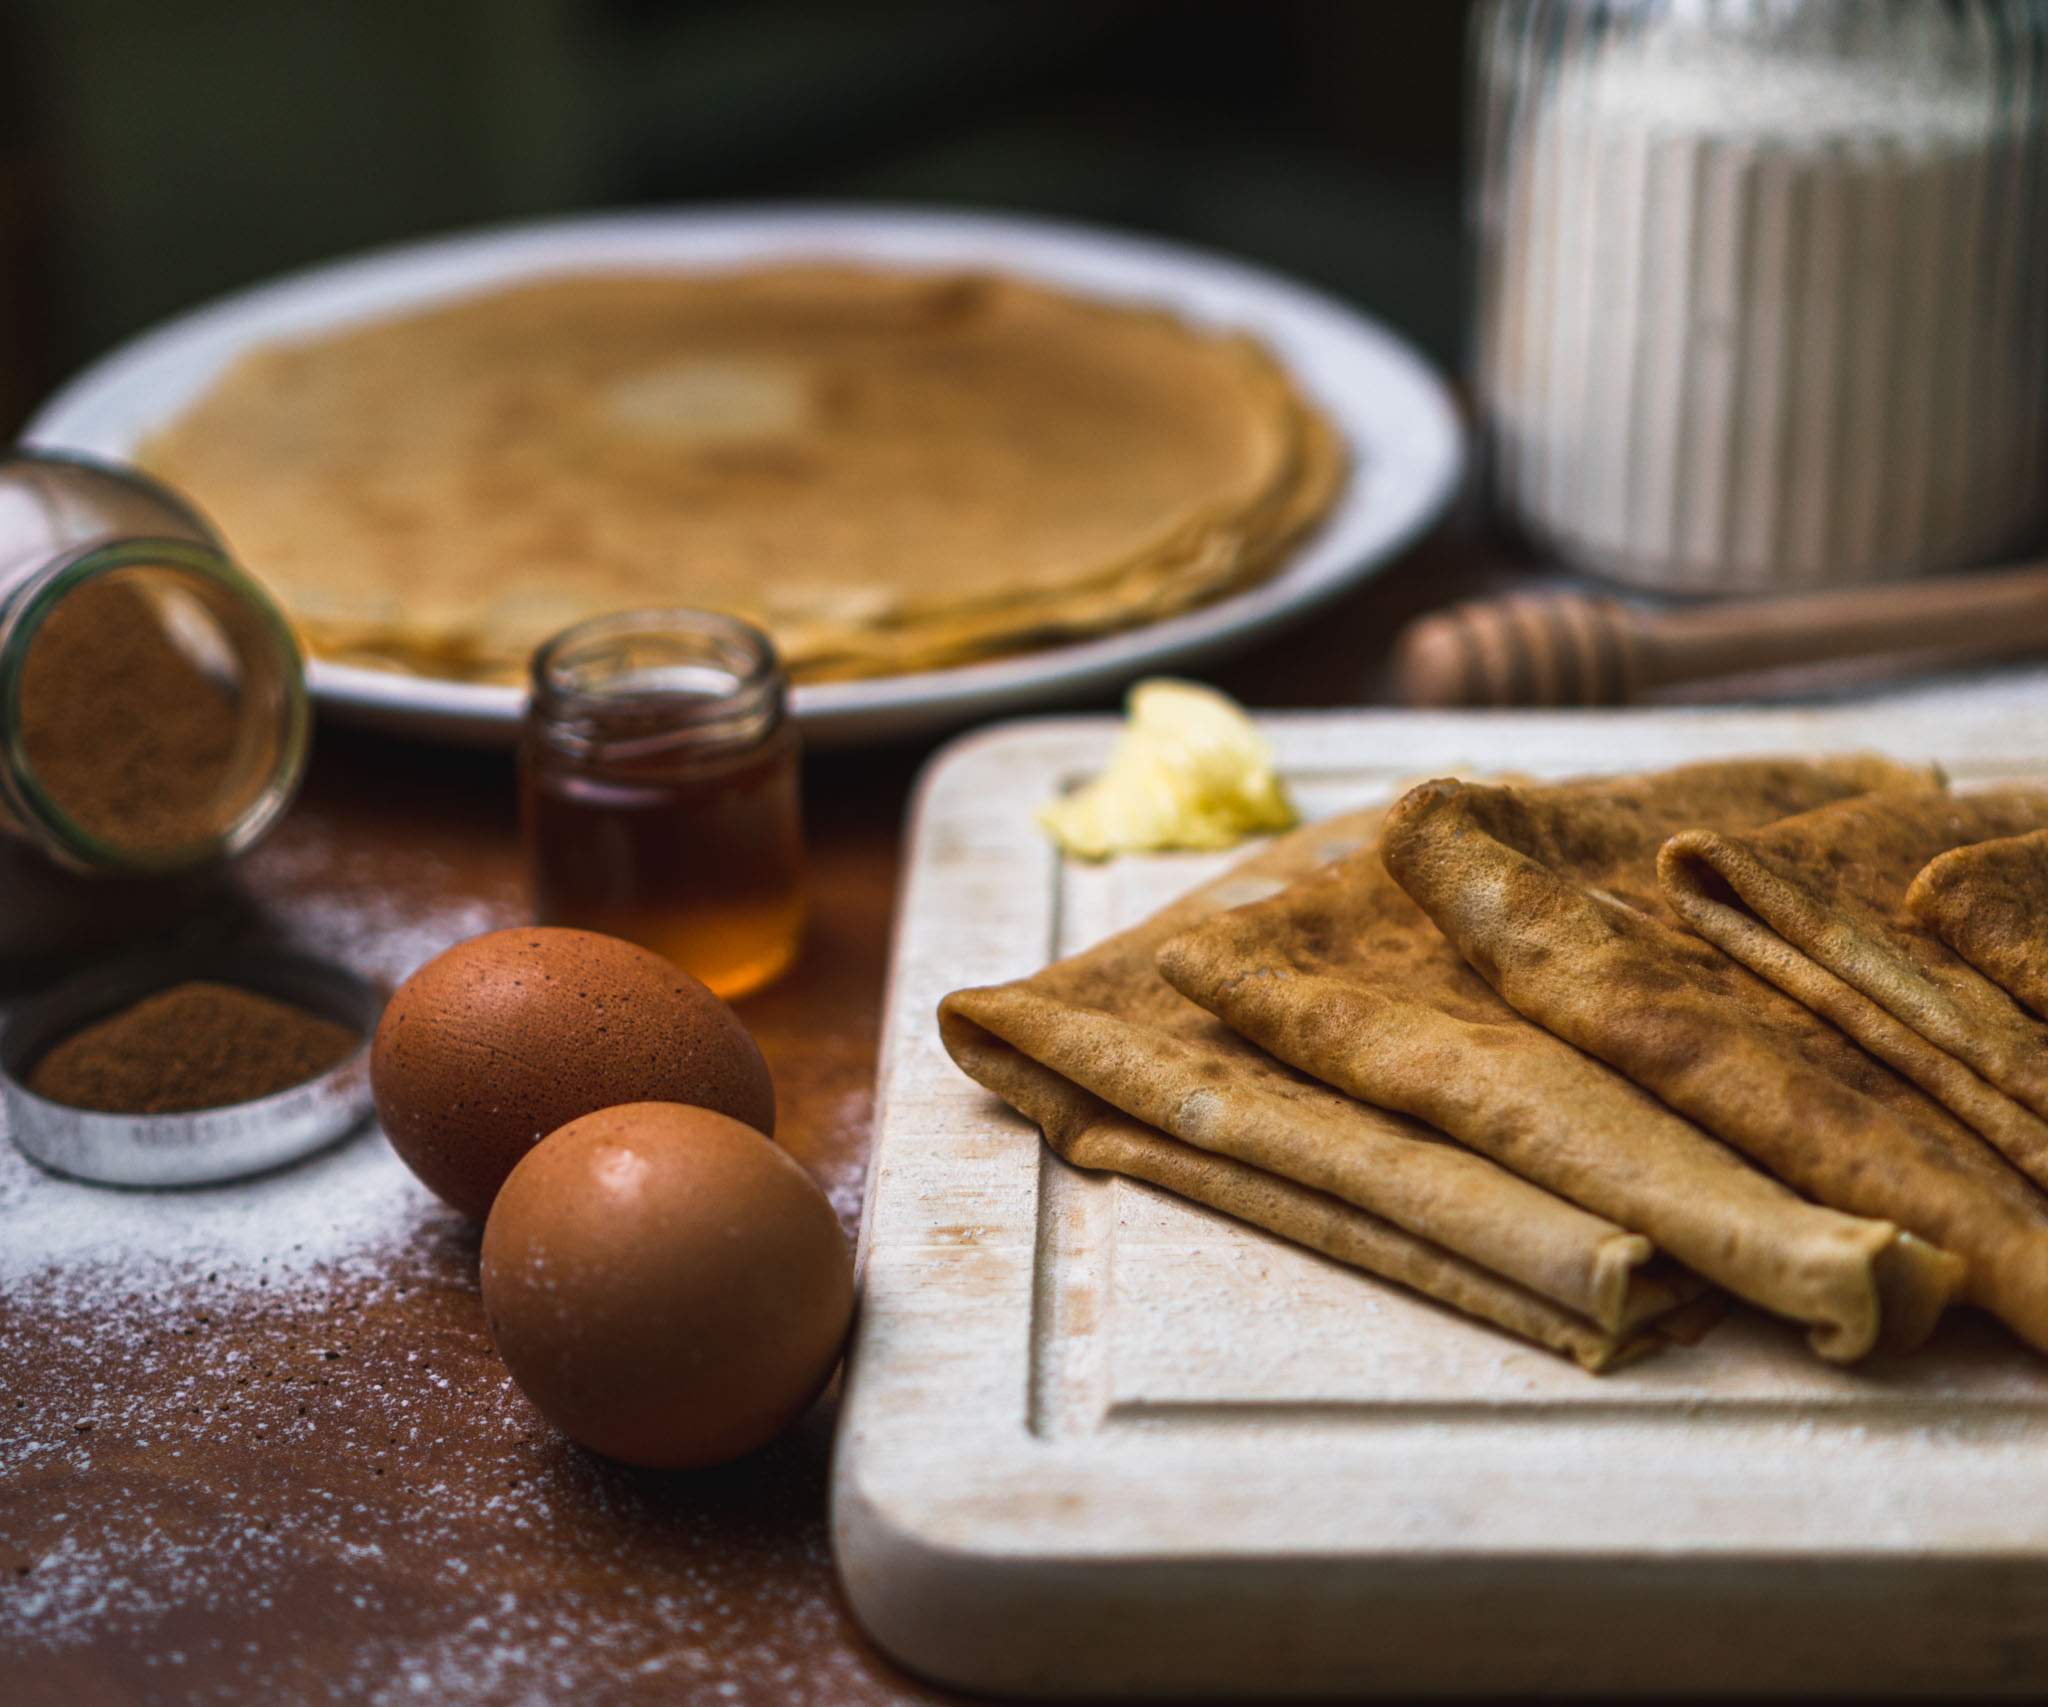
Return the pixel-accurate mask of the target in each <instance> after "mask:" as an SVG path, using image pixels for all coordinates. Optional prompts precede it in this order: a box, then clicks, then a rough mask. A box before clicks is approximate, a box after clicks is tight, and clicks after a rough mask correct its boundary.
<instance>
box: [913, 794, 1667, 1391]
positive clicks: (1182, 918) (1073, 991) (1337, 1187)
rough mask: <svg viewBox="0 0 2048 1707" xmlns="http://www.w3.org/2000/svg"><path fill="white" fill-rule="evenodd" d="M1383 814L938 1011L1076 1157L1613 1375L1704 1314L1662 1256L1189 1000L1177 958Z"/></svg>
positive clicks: (956, 1043) (1286, 843)
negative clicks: (1662, 1327) (1686, 1316)
mask: <svg viewBox="0 0 2048 1707" xmlns="http://www.w3.org/2000/svg"><path fill="white" fill-rule="evenodd" d="M1376 822H1377V814H1358V815H1353V816H1351V817H1348V818H1342V819H1337V820H1334V821H1332V822H1330V823H1328V824H1323V825H1317V826H1311V827H1310V828H1308V829H1305V830H1297V831H1295V832H1293V833H1292V834H1290V835H1288V836H1285V837H1282V838H1281V839H1279V840H1278V841H1276V842H1274V843H1272V844H1270V845H1269V846H1268V847H1267V848H1265V849H1264V850H1262V851H1261V852H1260V853H1258V854H1256V855H1254V856H1253V857H1252V858H1251V859H1249V860H1247V861H1246V862H1244V863H1243V864H1241V865H1239V866H1237V867H1236V868H1234V869H1233V870H1232V871H1231V872H1229V873H1228V874H1226V875H1225V876H1224V877H1222V878H1220V879H1218V880H1217V881H1216V882H1213V883H1210V884H1206V885H1204V886H1203V887H1201V888H1200V889H1198V890H1196V891H1194V892H1193V893H1191V894H1189V895H1187V896H1184V897H1182V898H1181V899H1180V900H1178V901H1176V902H1175V903H1173V904H1172V905H1171V906H1169V907H1167V908H1165V909H1164V910H1163V911H1161V912H1160V913H1158V914H1155V915H1154V916H1153V917H1152V918H1151V919H1148V920H1147V921H1145V922H1144V923H1142V924H1140V925H1138V926H1136V927H1134V928H1133V929H1131V930H1128V931H1125V932H1123V933H1121V934H1120V935H1118V936H1114V937H1112V938H1110V939H1109V940H1108V941H1107V942H1104V943H1101V944H1099V945H1097V946H1096V947H1094V948H1092V949H1089V950H1087V951H1085V952H1083V953H1081V954H1078V955H1074V956H1071V957H1070V958H1068V959H1066V960H1063V961H1059V962H1056V963H1055V964H1053V965H1052V966H1049V967H1047V968H1046V969H1045V970H1044V971H1042V972H1039V973H1037V974H1036V975H1034V976H1033V977H1030V978H1026V979H1022V980H1020V981H1018V982H1016V983H1013V984H1005V985H999V986H994V987H990V988H984V989H974V990H959V991H955V992H954V993H953V994H952V995H950V996H948V997H947V998H946V999H945V1001H944V1003H943V1004H941V1007H940V1010H939V1012H940V1025H941V1031H942V1034H943V1036H944V1039H945V1043H946V1047H947V1049H948V1050H949V1051H950V1052H951V1054H952V1056H953V1058H954V1060H955V1061H957V1062H958V1063H959V1064H960V1065H961V1067H962V1068H963V1069H964V1070H965V1071H966V1072H967V1073H968V1074H969V1075H970V1076H972V1077H973V1078H975V1079H977V1080H979V1081H980V1082H981V1083H982V1084H984V1085H986V1086H987V1087H988V1088H989V1089H990V1090H992V1091H994V1092H995V1093H996V1094H997V1095H998V1096H1000V1097H1002V1098H1003V1099H1004V1100H1005V1101H1007V1102H1008V1103H1010V1104H1011V1106H1012V1107H1014V1108H1016V1109H1017V1110H1019V1112H1021V1113H1023V1114H1024V1115H1026V1116H1027V1117H1028V1118H1030V1119H1032V1120H1034V1121H1036V1122H1037V1123H1038V1124H1039V1126H1040V1127H1041V1128H1042V1129H1043V1130H1044V1132H1045V1135H1046V1140H1047V1142H1048V1143H1049V1144H1050V1145H1051V1146H1052V1148H1053V1149H1054V1150H1055V1151H1057V1152H1058V1153H1059V1154H1061V1155H1063V1156H1065V1157H1067V1158H1068V1159H1069V1160H1071V1161H1073V1162H1076V1163H1077V1164H1079V1165H1082V1166H1090V1167H1102V1168H1110V1169H1113V1170H1114V1171H1117V1172H1121V1173H1128V1174H1132V1175H1134V1176H1135V1177H1137V1178H1140V1179H1146V1180H1151V1181H1153V1182H1154V1183H1158V1184H1163V1185H1166V1186H1167V1187H1168V1188H1169V1189H1172V1190H1175V1191H1179V1192H1181V1193H1182V1194H1183V1195H1186V1196H1190V1197H1193V1198H1195V1199H1196V1200H1197V1201H1199V1202H1202V1203H1206V1204H1208V1205H1209V1206H1211V1207H1213V1208H1217V1209H1221V1210H1223V1211H1224V1212H1226V1213H1228V1214H1231V1215H1235V1216H1237V1217H1238V1218H1239V1219H1242V1220H1247V1221H1251V1222H1253V1223H1255V1224H1257V1225H1259V1226H1263V1227H1266V1228H1268V1229H1269V1230H1271V1231H1273V1232H1277V1233H1279V1234H1281V1235H1282V1236H1284V1237H1287V1238H1290V1239H1293V1240H1295V1241H1297V1242H1298V1243H1301V1244H1304V1245H1307V1246H1309V1247H1310V1248H1312V1249H1315V1250H1319V1251H1322V1252H1324V1253H1325V1254H1326V1255H1331V1256H1335V1257H1337V1258H1339V1259H1340V1260H1343V1261H1346V1262H1349V1263H1352V1264H1354V1265H1355V1266H1358V1267H1361V1268H1365V1269H1368V1270H1370V1271H1371V1272H1373V1273H1376V1274H1380V1275H1384V1276H1386V1277H1387V1278H1390V1279H1394V1280H1398V1281H1400V1282H1402V1283H1403V1284H1406V1285H1409V1286H1412V1287H1414V1288H1416V1289H1417V1290H1418V1291H1421V1292H1424V1293H1427V1294H1428V1295H1429V1296H1431V1297H1433V1298H1436V1299H1439V1300H1441V1301H1442V1302H1444V1303H1447V1304H1451V1305H1453V1306H1455V1307H1456V1308H1458V1309H1461V1310H1464V1311H1466V1312H1468V1313H1470V1314H1472V1315H1476V1316H1480V1317H1482V1318H1484V1319H1485V1320H1487V1321H1490V1322H1493V1323H1495V1324H1496V1325H1498V1326H1500V1327H1504V1328H1506V1329H1508V1330H1509V1331H1511V1332H1514V1333H1517V1334H1520V1335H1522V1336H1523V1337H1525V1338H1528V1339H1531V1340H1534V1341H1536V1342H1537V1343H1539V1344H1542V1345H1545V1346H1548V1347H1550V1348H1552V1349H1553V1350H1557V1351H1561V1352H1564V1353H1566V1354H1567V1355H1570V1356H1572V1357H1575V1358H1576V1359H1578V1361H1579V1362H1580V1363H1582V1364H1584V1365H1585V1366H1586V1367H1588V1368H1592V1369H1598V1368H1603V1367H1608V1366H1610V1365H1611V1364H1612V1363H1614V1362H1615V1361H1616V1360H1617V1359H1618V1358H1620V1357H1622V1356H1624V1355H1631V1354H1633V1353H1634V1352H1637V1351H1640V1350H1641V1349H1644V1344H1643V1335H1642V1329H1643V1328H1644V1326H1645V1325H1646V1324H1647V1323H1649V1322H1651V1321H1653V1320H1654V1319H1655V1318H1656V1317H1658V1316H1660V1315H1662V1314H1664V1313H1666V1312H1667V1311H1669V1310H1670V1309H1671V1308H1673V1306H1674V1305H1676V1304H1678V1303H1681V1302H1683V1301H1686V1300H1688V1299H1691V1298H1693V1297H1696V1296H1697V1294H1698V1292H1699V1286H1698V1283H1697V1282H1696V1281H1694V1280H1693V1279H1692V1277H1690V1276H1687V1275H1683V1274H1678V1273H1675V1272H1672V1271H1670V1270H1669V1269H1668V1266H1667V1265H1656V1264H1653V1263H1652V1261H1651V1258H1652V1254H1653V1253H1652V1248H1651V1245H1650V1242H1649V1241H1648V1240H1647V1239H1645V1238H1643V1237H1641V1236H1640V1235H1639V1234H1636V1233H1633V1232H1630V1231H1628V1230H1626V1229H1624V1228H1622V1227H1619V1226H1616V1225H1615V1224H1614V1223H1612V1222H1610V1221H1607V1220H1604V1219H1603V1218H1601V1217H1599V1216H1596V1215H1592V1214H1589V1213H1587V1212H1586V1211H1585V1210H1583V1209H1580V1208H1578V1207H1576V1206H1574V1205H1572V1204H1569V1203H1567V1202H1565V1201H1564V1200H1563V1199H1562V1198H1559V1197H1557V1196H1555V1195H1553V1194H1552V1193H1550V1192H1547V1191H1544V1190H1543V1189H1541V1188H1540V1187H1538V1186H1534V1185H1532V1184H1530V1183H1529V1182H1528V1181H1526V1180H1523V1179H1521V1178H1519V1177H1518V1176H1516V1175H1515V1174H1512V1173H1510V1172H1508V1171H1507V1170H1506V1169H1504V1168H1501V1167H1498V1166H1497V1165H1495V1164H1494V1163H1492V1162H1490V1161H1487V1160H1486V1159H1485V1158H1483V1157H1481V1156H1477V1155H1474V1154H1473V1153H1471V1152H1470V1151H1468V1150H1465V1149H1463V1148H1461V1147H1459V1146H1457V1145H1455V1144H1452V1143H1450V1142H1449V1141H1447V1140H1446V1139H1444V1138H1443V1136H1442V1135H1441V1134H1440V1133H1436V1132H1433V1131H1432V1130H1431V1129H1430V1128H1428V1127H1426V1126H1424V1125H1423V1124H1422V1123H1420V1122H1418V1121H1415V1120H1411V1119H1408V1118H1406V1117H1404V1116H1402V1115H1398V1114H1393V1113H1389V1112H1387V1111H1385V1110H1381V1109H1375V1108H1371V1107H1368V1106H1366V1105H1365V1104H1362V1103H1359V1102H1357V1101H1355V1100H1354V1099H1352V1098H1350V1097H1346V1096H1343V1095H1340V1094H1339V1093H1337V1092H1335V1091H1332V1090H1330V1089H1329V1088H1328V1087H1327V1086H1324V1085H1320V1084H1317V1083H1315V1082H1314V1081H1312V1080H1310V1079H1308V1078H1306V1077H1305V1076H1303V1075H1301V1074H1299V1073H1296V1072H1294V1071H1292V1070H1291V1069H1289V1068H1287V1067H1285V1066H1283V1065H1282V1064H1280V1063H1279V1062H1277V1061H1274V1060H1273V1059H1272V1058H1271V1057H1269V1056H1267V1055H1265V1054H1264V1053H1263V1052H1261V1051H1259V1050H1258V1049H1255V1048H1254V1047H1252V1046H1251V1045H1250V1044H1248V1043H1246V1042H1245V1041H1244V1040H1243V1039H1242V1038H1240V1037H1238V1036H1237V1035H1236V1034H1235V1033H1233V1032H1231V1031H1230V1030H1229V1029H1228V1028H1226V1027H1225V1026H1223V1025H1222V1024H1220V1023H1219V1022H1218V1021H1216V1020H1215V1019H1214V1018H1213V1017H1212V1016H1210V1015H1209V1014H1206V1013H1204V1012H1203V1011H1202V1010H1201V1009H1200V1008H1198V1007H1196V1006H1195V1005H1194V1004H1193V1003H1192V1002H1189V1001H1187V1000H1185V999H1184V998H1183V997H1181V996H1180V995H1179V994H1178V993H1177V992H1175V991H1174V990H1173V989H1172V988H1171V987H1170V986H1169V985H1168V984H1167V983H1166V982H1165V981H1164V980H1163V979H1161V978H1160V977H1159V976H1158V974H1157V973H1156V972H1155V971H1154V970H1153V966H1152V959H1153V954H1154V951H1155V950H1156V948H1157V947H1158V945H1159V943H1160V942H1161V941H1162V940H1164V938H1166V937H1167V936H1170V935H1172V934H1174V933H1175V932H1176V931H1178V930H1181V929H1185V928H1186V927H1187V926H1188V925H1190V924H1192V923H1194V922H1195V921H1196V920H1197V919H1199V918H1201V917H1203V916H1204V915H1205V914H1207V913H1209V912H1212V911H1214V910H1215V909H1217V908H1219V907H1224V906H1228V905H1230V904H1232V903H1233V902H1241V901H1244V900H1246V899H1249V898H1250V897H1251V896H1252V895H1255V894H1260V893H1265V892H1268V891H1270V890H1272V889H1273V888H1275V887H1277V886H1279V885H1281V884H1283V883H1285V882H1286V881H1287V880H1289V879H1290V878H1292V877H1293V876H1295V875H1297V874H1299V873H1300V872H1302V871H1306V870H1309V869H1312V868H1313V867H1314V866H1316V865H1318V864H1321V863H1323V862H1324V861H1325V860H1327V859H1329V858H1332V857H1336V856H1337V855H1338V854H1340V853H1342V852H1344V851H1346V850H1348V849H1349V848H1352V847H1355V846H1356V845H1358V843H1359V842H1360V841H1361V840H1363V839H1367V838H1369V837H1370V836H1371V834H1372V833H1373V829H1374V827H1375V824H1376Z"/></svg>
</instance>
